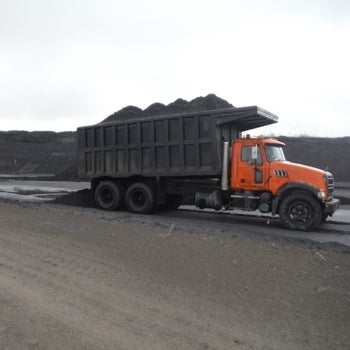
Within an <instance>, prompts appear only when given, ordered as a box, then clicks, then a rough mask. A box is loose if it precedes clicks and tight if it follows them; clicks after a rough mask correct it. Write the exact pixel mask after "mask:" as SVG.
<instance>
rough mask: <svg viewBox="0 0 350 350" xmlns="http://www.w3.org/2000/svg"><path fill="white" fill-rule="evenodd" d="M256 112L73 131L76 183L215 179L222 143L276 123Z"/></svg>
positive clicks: (268, 115) (208, 114)
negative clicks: (80, 180)
mask: <svg viewBox="0 0 350 350" xmlns="http://www.w3.org/2000/svg"><path fill="white" fill-rule="evenodd" d="M277 120H278V117H277V116H276V115H274V114H271V113H269V112H267V111H265V110H263V109H261V108H259V107H256V106H251V107H242V108H225V109H217V110H208V111H202V112H192V113H186V114H177V115H167V116H153V117H152V116H150V117H147V118H143V119H134V120H122V121H118V120H117V121H113V122H107V123H101V124H97V125H93V126H86V127H81V128H78V131H77V133H78V176H79V177H81V178H97V177H101V176H109V177H129V176H134V175H140V176H148V177H155V176H156V177H157V176H159V177H176V176H219V175H220V174H221V159H222V141H223V140H227V141H229V142H232V141H233V140H234V139H236V138H238V137H240V136H241V132H242V131H246V130H250V129H254V128H257V127H260V126H264V125H268V124H272V123H276V122H277Z"/></svg>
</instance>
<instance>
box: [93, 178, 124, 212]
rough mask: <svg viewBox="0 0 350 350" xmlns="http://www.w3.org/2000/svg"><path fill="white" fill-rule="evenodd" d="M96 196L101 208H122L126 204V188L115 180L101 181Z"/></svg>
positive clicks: (96, 201) (98, 205) (97, 203)
mask: <svg viewBox="0 0 350 350" xmlns="http://www.w3.org/2000/svg"><path fill="white" fill-rule="evenodd" d="M94 197H95V203H96V205H97V207H98V208H100V209H104V210H115V209H120V208H121V207H122V206H123V204H124V188H123V186H122V185H121V184H119V183H116V182H113V181H101V182H100V183H99V184H98V186H97V188H96V190H95V194H94Z"/></svg>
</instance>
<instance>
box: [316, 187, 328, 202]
mask: <svg viewBox="0 0 350 350" xmlns="http://www.w3.org/2000/svg"><path fill="white" fill-rule="evenodd" d="M317 197H318V198H319V199H321V201H323V202H324V201H325V200H326V192H325V191H322V190H320V191H318V192H317Z"/></svg>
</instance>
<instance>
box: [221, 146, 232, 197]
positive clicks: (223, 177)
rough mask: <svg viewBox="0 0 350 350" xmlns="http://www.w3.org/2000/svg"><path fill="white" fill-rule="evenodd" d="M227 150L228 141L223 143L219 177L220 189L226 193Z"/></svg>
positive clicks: (227, 186) (228, 147) (227, 187)
mask: <svg viewBox="0 0 350 350" xmlns="http://www.w3.org/2000/svg"><path fill="white" fill-rule="evenodd" d="M229 149H230V144H229V142H228V141H224V149H223V152H222V171H221V172H222V175H221V189H222V190H223V191H227V190H228V189H229V185H228V165H229Z"/></svg>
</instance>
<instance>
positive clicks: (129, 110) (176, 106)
mask: <svg viewBox="0 0 350 350" xmlns="http://www.w3.org/2000/svg"><path fill="white" fill-rule="evenodd" d="M224 108H233V105H232V104H230V103H228V102H227V101H225V100H224V99H222V98H220V97H218V96H216V95H214V94H209V95H207V96H205V97H197V98H195V99H193V100H191V101H190V102H188V101H186V100H183V99H182V98H179V99H177V100H176V101H174V102H172V103H169V104H168V105H164V104H162V103H159V102H156V103H153V104H151V105H150V106H149V107H147V108H146V109H144V110H142V109H141V108H138V107H135V106H127V107H125V108H123V109H121V110H120V111H118V112H115V113H113V114H112V115H110V116H109V117H107V118H106V119H104V120H103V121H102V123H106V122H112V121H117V120H119V121H122V120H130V119H139V118H147V117H154V116H163V115H175V114H182V113H190V112H201V111H207V110H214V109H224Z"/></svg>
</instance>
